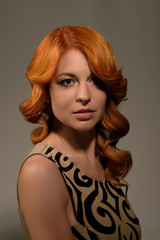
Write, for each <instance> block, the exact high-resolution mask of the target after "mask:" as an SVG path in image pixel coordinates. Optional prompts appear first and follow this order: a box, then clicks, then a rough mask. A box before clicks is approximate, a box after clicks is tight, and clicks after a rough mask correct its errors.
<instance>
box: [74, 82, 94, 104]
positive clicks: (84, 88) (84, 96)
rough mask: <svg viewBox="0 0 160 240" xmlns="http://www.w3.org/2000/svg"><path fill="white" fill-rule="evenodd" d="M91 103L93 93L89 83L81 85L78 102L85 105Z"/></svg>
mask: <svg viewBox="0 0 160 240" xmlns="http://www.w3.org/2000/svg"><path fill="white" fill-rule="evenodd" d="M90 101H91V92H90V89H89V86H88V84H87V83H83V84H80V85H79V87H78V89H77V96H76V102H81V103H82V104H83V105H85V104H87V103H88V102H90Z"/></svg>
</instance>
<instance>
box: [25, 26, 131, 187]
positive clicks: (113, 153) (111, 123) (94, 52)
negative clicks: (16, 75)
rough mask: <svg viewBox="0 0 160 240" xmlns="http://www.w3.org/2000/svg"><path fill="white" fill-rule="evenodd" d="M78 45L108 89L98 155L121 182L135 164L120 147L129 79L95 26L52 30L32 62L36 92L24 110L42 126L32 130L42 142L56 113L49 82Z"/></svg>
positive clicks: (35, 140)
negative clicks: (122, 106)
mask: <svg viewBox="0 0 160 240" xmlns="http://www.w3.org/2000/svg"><path fill="white" fill-rule="evenodd" d="M73 48H75V49H78V50H80V51H81V52H82V53H83V54H84V55H85V57H86V59H87V61H88V65H89V68H90V70H91V72H92V73H93V74H94V75H96V76H97V77H98V78H100V79H101V80H102V81H103V83H104V85H105V87H106V91H107V103H106V109H105V112H104V115H103V117H102V120H101V122H100V123H98V124H97V126H96V127H97V141H96V155H97V156H98V157H99V158H100V160H101V163H102V165H103V166H104V168H105V176H106V178H107V179H109V180H110V181H112V182H114V183H116V184H119V185H123V184H122V183H120V180H122V179H123V178H124V177H125V176H126V174H127V173H128V171H129V170H130V168H131V166H132V158H131V154H130V153H129V152H128V151H123V150H120V149H118V148H117V147H116V144H117V142H118V141H119V139H120V138H121V137H123V136H125V135H126V134H127V133H128V131H129V123H128V120H127V119H126V118H125V117H124V116H123V115H122V114H121V113H120V112H119V111H118V110H117V106H118V105H119V104H120V103H121V102H122V101H123V100H125V99H126V91H127V79H126V78H124V77H123V76H122V72H121V69H119V68H118V66H117V63H116V59H115V55H114V52H113V50H112V48H111V46H110V45H109V43H108V42H107V40H106V39H105V38H104V37H103V36H102V35H101V34H99V33H98V32H96V31H95V30H93V29H91V28H89V27H84V26H67V27H64V28H57V29H55V30H53V31H52V32H51V33H49V34H48V35H47V36H46V37H45V38H44V39H43V41H42V42H41V43H40V45H39V46H38V47H37V49H36V51H35V54H34V56H33V58H32V60H31V62H30V64H29V66H28V69H27V73H26V76H27V78H28V80H29V82H30V83H31V85H32V96H31V97H30V98H29V99H27V100H25V101H24V102H23V103H22V104H21V105H20V111H21V112H22V114H23V115H24V116H25V119H26V120H27V121H29V122H31V123H39V124H41V125H42V127H38V128H36V129H35V130H34V131H33V132H32V133H31V140H32V142H33V143H34V144H36V143H38V142H41V141H42V140H43V139H44V138H45V137H46V136H47V135H48V134H49V132H50V131H51V129H52V124H53V121H54V115H53V113H52V110H51V103H50V101H49V98H50V96H49V83H50V81H51V79H52V78H53V76H54V74H55V72H56V68H57V63H58V61H59V59H60V57H61V56H62V55H63V54H65V52H66V51H68V50H69V49H73Z"/></svg>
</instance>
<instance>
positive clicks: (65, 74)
mask: <svg viewBox="0 0 160 240" xmlns="http://www.w3.org/2000/svg"><path fill="white" fill-rule="evenodd" d="M61 76H69V77H73V78H77V75H76V74H74V73H68V72H64V73H60V74H58V75H57V76H56V79H57V78H59V77H61ZM93 76H94V74H93V73H91V74H90V75H89V76H88V79H89V78H90V77H93Z"/></svg>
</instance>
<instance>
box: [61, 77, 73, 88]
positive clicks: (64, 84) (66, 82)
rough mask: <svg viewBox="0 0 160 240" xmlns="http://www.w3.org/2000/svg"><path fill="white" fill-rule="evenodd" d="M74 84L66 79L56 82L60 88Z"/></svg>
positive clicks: (71, 80)
mask: <svg viewBox="0 0 160 240" xmlns="http://www.w3.org/2000/svg"><path fill="white" fill-rule="evenodd" d="M72 82H74V81H73V79H71V78H66V79H63V80H61V81H59V82H58V85H61V86H69V85H71V83H72Z"/></svg>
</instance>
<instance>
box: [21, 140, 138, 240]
mask: <svg viewBox="0 0 160 240" xmlns="http://www.w3.org/2000/svg"><path fill="white" fill-rule="evenodd" d="M34 154H40V155H43V156H45V157H46V158H47V159H49V160H50V161H52V162H53V163H54V164H56V165H57V167H58V169H59V170H60V172H61V175H62V177H63V179H64V182H65V184H66V186H67V189H68V192H69V195H70V198H71V200H72V204H73V208H74V210H75V213H76V217H77V221H78V223H76V224H75V225H74V226H71V229H72V233H73V236H74V240H77V239H78V240H140V239H141V228H140V224H139V220H138V218H137V217H136V216H135V214H134V212H133V210H132V209H131V207H130V206H128V204H127V203H126V201H125V196H124V194H123V191H122V190H121V188H120V187H117V186H115V185H113V184H111V183H110V182H109V181H108V180H105V181H98V180H93V179H91V178H90V177H88V176H86V175H84V174H83V173H82V172H81V170H80V169H78V168H77V167H76V166H75V165H74V163H73V162H72V161H71V160H70V159H69V158H68V157H67V156H64V155H63V154H62V153H61V152H59V151H57V150H56V149H54V148H52V147H50V146H48V145H46V144H44V143H38V144H37V145H36V146H35V147H34V149H33V150H32V152H31V153H30V154H29V156H31V155H34ZM29 156H28V157H29ZM20 217H21V222H22V225H23V226H24V228H25V232H26V235H27V236H28V238H27V239H30V237H29V233H28V231H27V228H26V224H25V220H24V217H23V215H22V213H21V210H20Z"/></svg>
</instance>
